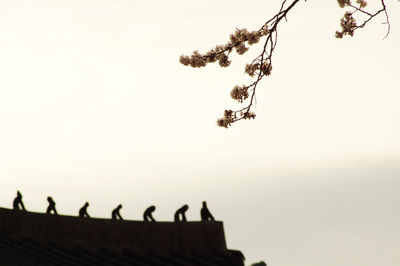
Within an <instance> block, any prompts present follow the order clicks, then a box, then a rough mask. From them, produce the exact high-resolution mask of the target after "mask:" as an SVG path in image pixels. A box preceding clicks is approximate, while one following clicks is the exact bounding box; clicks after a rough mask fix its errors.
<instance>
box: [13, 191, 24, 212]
mask: <svg viewBox="0 0 400 266" xmlns="http://www.w3.org/2000/svg"><path fill="white" fill-rule="evenodd" d="M13 209H14V210H16V211H26V210H25V206H24V203H23V202H22V194H21V192H19V190H18V191H17V197H15V199H14V201H13Z"/></svg>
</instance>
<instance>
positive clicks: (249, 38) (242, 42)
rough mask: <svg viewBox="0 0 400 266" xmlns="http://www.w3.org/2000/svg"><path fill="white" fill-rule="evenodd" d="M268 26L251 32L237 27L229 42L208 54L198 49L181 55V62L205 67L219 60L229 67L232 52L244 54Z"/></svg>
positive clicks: (221, 63) (223, 65)
mask: <svg viewBox="0 0 400 266" xmlns="http://www.w3.org/2000/svg"><path fill="white" fill-rule="evenodd" d="M268 32H269V31H268V27H267V26H265V25H264V26H263V27H261V29H260V30H258V31H252V32H249V31H248V30H247V29H237V30H236V31H235V32H234V33H232V34H231V35H230V36H229V42H228V43H226V44H224V45H217V46H216V47H214V48H213V49H211V50H210V51H208V52H207V53H206V54H204V55H202V54H200V53H199V52H198V51H194V52H193V53H192V55H191V56H187V55H181V56H180V58H179V62H181V64H183V65H185V66H189V65H190V66H191V67H204V66H206V65H207V64H208V63H214V62H216V61H218V63H219V65H220V66H221V67H227V66H229V65H230V64H231V61H230V60H229V54H230V52H231V51H232V50H233V49H235V51H236V52H237V53H238V54H239V55H242V54H244V53H245V52H247V50H249V48H248V47H247V46H246V43H247V44H248V45H252V44H255V43H258V42H259V40H260V38H261V37H262V36H264V35H267V34H268Z"/></svg>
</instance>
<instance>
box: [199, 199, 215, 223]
mask: <svg viewBox="0 0 400 266" xmlns="http://www.w3.org/2000/svg"><path fill="white" fill-rule="evenodd" d="M200 216H201V220H202V221H215V219H214V217H213V216H212V214H211V212H210V211H209V210H208V208H207V202H205V201H203V207H202V208H201V210H200Z"/></svg>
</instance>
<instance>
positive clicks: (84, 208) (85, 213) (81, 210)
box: [79, 202, 90, 218]
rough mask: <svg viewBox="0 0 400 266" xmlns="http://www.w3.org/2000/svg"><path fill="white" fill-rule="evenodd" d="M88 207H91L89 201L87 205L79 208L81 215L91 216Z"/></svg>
mask: <svg viewBox="0 0 400 266" xmlns="http://www.w3.org/2000/svg"><path fill="white" fill-rule="evenodd" d="M87 207H89V202H86V203H85V205H83V207H82V208H80V209H79V217H82V218H90V215H89V214H88V213H87Z"/></svg>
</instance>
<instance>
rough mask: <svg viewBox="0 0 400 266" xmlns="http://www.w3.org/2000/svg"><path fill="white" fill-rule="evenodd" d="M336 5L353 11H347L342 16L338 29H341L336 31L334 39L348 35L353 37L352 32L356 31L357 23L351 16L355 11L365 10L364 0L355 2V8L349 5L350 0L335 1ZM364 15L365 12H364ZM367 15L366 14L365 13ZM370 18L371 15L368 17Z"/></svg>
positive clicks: (365, 2)
mask: <svg viewBox="0 0 400 266" xmlns="http://www.w3.org/2000/svg"><path fill="white" fill-rule="evenodd" d="M337 1H338V4H339V6H340V7H342V8H344V7H346V6H349V7H352V8H353V9H354V11H353V12H349V11H347V12H346V13H345V14H344V16H343V17H342V19H341V20H340V27H341V28H342V30H341V31H336V38H339V39H341V38H343V36H344V35H346V34H347V35H350V36H353V35H354V30H356V29H357V23H356V20H355V19H354V17H353V14H354V13H355V12H357V11H362V12H363V10H362V9H363V8H365V7H366V6H367V1H366V0H356V2H357V5H358V6H359V7H355V6H353V4H352V3H351V0H337ZM364 13H366V12H364ZM366 14H368V13H366ZM370 16H371V15H370Z"/></svg>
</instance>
